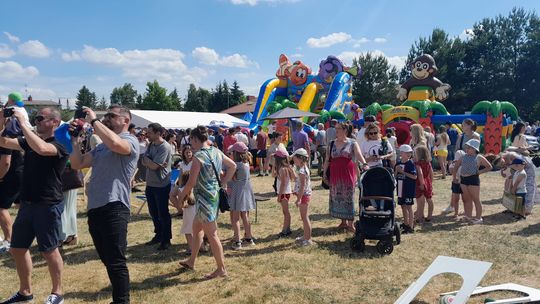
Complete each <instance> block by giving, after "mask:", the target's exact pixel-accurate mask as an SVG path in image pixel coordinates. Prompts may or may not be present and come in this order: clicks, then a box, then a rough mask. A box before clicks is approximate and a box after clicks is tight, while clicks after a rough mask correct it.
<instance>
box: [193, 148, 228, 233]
mask: <svg viewBox="0 0 540 304" xmlns="http://www.w3.org/2000/svg"><path fill="white" fill-rule="evenodd" d="M223 156H224V155H223V152H221V151H220V150H219V149H217V148H214V147H209V148H201V149H200V150H199V151H197V152H196V153H195V155H194V156H193V157H194V158H196V159H198V160H199V162H200V163H201V171H200V172H199V175H198V177H197V184H195V187H194V188H193V195H194V196H195V209H196V211H195V218H196V219H198V220H199V221H200V222H203V223H210V222H214V221H215V220H216V219H217V214H218V207H219V185H218V181H217V177H216V174H215V173H214V168H213V167H212V162H213V163H214V165H215V167H216V170H217V172H218V174H219V173H220V172H221V167H222V161H223Z"/></svg>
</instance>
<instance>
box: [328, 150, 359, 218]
mask: <svg viewBox="0 0 540 304" xmlns="http://www.w3.org/2000/svg"><path fill="white" fill-rule="evenodd" d="M353 144H354V140H353V139H347V142H346V143H345V144H344V145H343V147H341V148H338V147H337V146H336V144H335V143H334V144H333V145H332V151H331V152H330V153H331V154H330V181H329V184H330V215H331V216H332V217H335V218H339V219H343V220H353V219H354V205H355V204H354V190H355V188H356V168H355V163H354V162H353V155H354V154H353Z"/></svg>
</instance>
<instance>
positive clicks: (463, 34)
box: [459, 28, 474, 41]
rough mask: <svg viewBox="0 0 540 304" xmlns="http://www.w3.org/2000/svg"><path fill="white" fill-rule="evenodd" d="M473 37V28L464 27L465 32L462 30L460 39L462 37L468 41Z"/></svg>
mask: <svg viewBox="0 0 540 304" xmlns="http://www.w3.org/2000/svg"><path fill="white" fill-rule="evenodd" d="M472 37H474V32H473V29H470V28H468V29H464V30H463V32H461V34H459V39H461V40H462V41H467V40H469V39H471V38H472Z"/></svg>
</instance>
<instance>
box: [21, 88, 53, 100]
mask: <svg viewBox="0 0 540 304" xmlns="http://www.w3.org/2000/svg"><path fill="white" fill-rule="evenodd" d="M24 89H25V90H26V91H27V92H28V95H32V98H33V99H40V100H43V99H45V100H56V98H57V94H56V92H55V91H53V90H51V89H43V88H39V87H27V88H24ZM21 91H22V90H21ZM56 101H57V100H56Z"/></svg>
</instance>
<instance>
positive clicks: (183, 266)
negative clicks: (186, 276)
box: [179, 261, 195, 271]
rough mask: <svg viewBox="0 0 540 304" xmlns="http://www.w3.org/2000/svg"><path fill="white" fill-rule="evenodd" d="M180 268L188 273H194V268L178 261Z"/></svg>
mask: <svg viewBox="0 0 540 304" xmlns="http://www.w3.org/2000/svg"><path fill="white" fill-rule="evenodd" d="M179 264H180V266H181V267H182V268H184V269H186V270H190V271H194V270H195V268H193V267H192V266H189V264H188V263H186V262H185V261H180V263H179Z"/></svg>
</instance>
